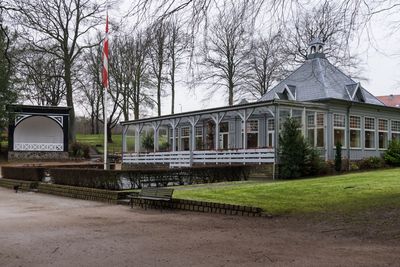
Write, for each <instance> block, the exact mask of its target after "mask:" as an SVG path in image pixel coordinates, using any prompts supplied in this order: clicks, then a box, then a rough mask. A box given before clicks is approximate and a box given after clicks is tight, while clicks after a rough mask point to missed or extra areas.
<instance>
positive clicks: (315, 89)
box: [260, 57, 384, 105]
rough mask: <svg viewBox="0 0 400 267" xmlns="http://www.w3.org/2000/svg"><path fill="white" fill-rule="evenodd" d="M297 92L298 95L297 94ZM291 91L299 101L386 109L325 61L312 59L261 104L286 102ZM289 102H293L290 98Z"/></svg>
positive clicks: (267, 94) (278, 85) (268, 93)
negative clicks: (336, 101)
mask: <svg viewBox="0 0 400 267" xmlns="http://www.w3.org/2000/svg"><path fill="white" fill-rule="evenodd" d="M293 88H295V94H293V90H294V89H293ZM288 91H290V92H291V93H292V95H295V99H293V100H296V101H316V100H320V99H340V100H347V101H353V102H365V103H368V104H374V105H384V104H383V103H382V102H381V101H380V100H379V99H377V98H376V97H375V96H373V95H372V94H371V93H369V92H368V91H367V90H365V89H364V88H363V87H362V86H361V84H360V83H357V82H355V81H354V80H353V79H352V78H350V77H349V76H347V75H346V74H344V73H343V72H342V71H340V70H339V69H338V68H336V67H335V66H333V65H332V64H331V63H330V62H329V61H328V60H327V59H326V58H325V57H312V58H310V59H308V60H306V61H305V62H304V63H303V65H301V66H300V67H299V68H298V69H296V70H295V71H293V72H292V73H291V74H290V75H289V76H288V77H286V78H285V79H284V80H282V81H281V82H280V83H278V84H277V85H276V86H275V87H273V88H272V89H271V90H269V91H268V92H267V93H266V94H265V95H264V96H263V97H262V98H261V99H260V100H261V101H265V100H272V99H276V98H277V99H282V98H280V96H282V95H281V94H284V93H287V92H288ZM286 99H290V96H289V97H286Z"/></svg>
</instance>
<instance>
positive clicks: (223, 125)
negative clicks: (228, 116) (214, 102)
mask: <svg viewBox="0 0 400 267" xmlns="http://www.w3.org/2000/svg"><path fill="white" fill-rule="evenodd" d="M219 132H220V133H228V132H229V123H228V122H221V123H220V124H219Z"/></svg>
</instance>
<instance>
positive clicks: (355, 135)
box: [350, 130, 361, 147]
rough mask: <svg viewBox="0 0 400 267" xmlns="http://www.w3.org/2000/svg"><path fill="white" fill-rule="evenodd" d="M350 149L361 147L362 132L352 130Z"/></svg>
mask: <svg viewBox="0 0 400 267" xmlns="http://www.w3.org/2000/svg"><path fill="white" fill-rule="evenodd" d="M350 147H361V132H360V130H350Z"/></svg>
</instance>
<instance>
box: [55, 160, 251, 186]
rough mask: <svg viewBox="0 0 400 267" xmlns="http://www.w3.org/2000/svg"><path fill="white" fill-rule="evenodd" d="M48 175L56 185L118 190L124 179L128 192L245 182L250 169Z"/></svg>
mask: <svg viewBox="0 0 400 267" xmlns="http://www.w3.org/2000/svg"><path fill="white" fill-rule="evenodd" d="M49 173H50V176H51V178H52V179H53V182H54V183H55V184H60V185H70V186H79V187H89V188H97V189H108V190H121V189H123V182H122V180H123V179H126V181H127V182H128V183H129V185H130V186H129V188H130V189H133V188H142V187H145V186H157V187H159V186H168V185H183V184H193V183H214V182H224V181H239V180H247V178H248V174H249V167H248V166H243V165H232V166H226V165H225V166H196V167H191V168H181V169H142V170H98V169H79V168H52V169H49ZM125 189H126V188H125Z"/></svg>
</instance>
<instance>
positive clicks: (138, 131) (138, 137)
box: [135, 124, 144, 153]
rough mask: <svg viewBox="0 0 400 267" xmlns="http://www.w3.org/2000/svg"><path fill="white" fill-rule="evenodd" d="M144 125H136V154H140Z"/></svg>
mask: <svg viewBox="0 0 400 267" xmlns="http://www.w3.org/2000/svg"><path fill="white" fill-rule="evenodd" d="M143 126H144V125H143V124H139V125H135V153H139V152H140V134H141V132H142V130H143Z"/></svg>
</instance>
